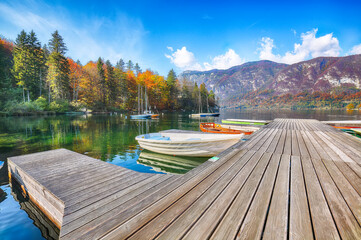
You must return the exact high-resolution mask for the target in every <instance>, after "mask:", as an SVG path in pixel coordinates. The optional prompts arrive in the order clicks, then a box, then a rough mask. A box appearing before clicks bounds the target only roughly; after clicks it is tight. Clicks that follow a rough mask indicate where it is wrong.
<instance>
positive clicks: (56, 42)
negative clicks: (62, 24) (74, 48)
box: [49, 30, 68, 55]
mask: <svg viewBox="0 0 361 240" xmlns="http://www.w3.org/2000/svg"><path fill="white" fill-rule="evenodd" d="M51 36H52V39H50V41H49V48H50V51H51V53H54V52H55V53H58V54H60V55H65V53H66V51H67V50H68V49H67V47H66V45H65V43H64V40H63V37H62V36H60V34H59V32H58V30H56V31H55V32H54V33H53V34H51Z"/></svg>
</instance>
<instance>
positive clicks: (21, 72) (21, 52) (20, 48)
mask: <svg viewBox="0 0 361 240" xmlns="http://www.w3.org/2000/svg"><path fill="white" fill-rule="evenodd" d="M28 56H29V49H28V35H27V34H26V32H25V31H24V30H22V31H21V32H20V33H19V35H18V36H17V38H16V40H15V48H14V50H13V61H14V65H13V68H12V74H13V76H14V78H15V80H16V83H17V85H19V86H20V87H22V89H23V100H24V102H25V91H27V93H29V92H28V90H29V87H30V76H29V75H30V73H29V68H28V65H29V58H28ZM29 98H30V96H29V94H28V99H29Z"/></svg>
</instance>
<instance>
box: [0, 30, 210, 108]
mask: <svg viewBox="0 0 361 240" xmlns="http://www.w3.org/2000/svg"><path fill="white" fill-rule="evenodd" d="M66 53H67V47H66V43H65V42H64V40H63V38H62V37H61V35H60V34H59V32H58V31H55V32H54V33H53V34H52V35H51V39H50V40H49V42H48V44H44V45H41V43H40V42H39V40H38V39H37V36H36V34H35V33H34V32H33V31H31V32H30V33H26V32H25V31H22V32H21V33H20V34H19V35H18V37H17V39H16V40H15V42H12V41H10V40H7V39H5V38H4V37H1V38H0V111H3V112H8V113H13V114H21V113H28V112H42V111H55V112H66V111H76V110H85V109H86V110H92V111H123V112H124V111H127V112H129V111H136V110H137V109H138V102H141V101H143V100H144V94H145V92H147V99H148V106H150V107H151V108H152V110H154V111H157V110H159V111H161V110H195V109H198V108H199V107H202V108H203V109H206V108H207V104H208V106H210V107H214V106H215V95H214V93H213V92H212V91H210V92H208V90H207V89H206V87H205V84H200V85H199V86H198V85H197V84H195V83H194V82H191V81H186V80H184V81H179V80H178V79H177V76H176V74H175V72H174V71H173V70H170V71H169V73H168V75H167V77H163V76H160V75H159V74H157V73H156V72H154V71H152V70H150V69H147V70H145V71H142V69H141V68H140V66H139V65H138V63H135V64H134V63H133V62H132V61H131V60H129V61H127V62H125V61H124V60H123V59H119V61H118V62H117V63H116V64H115V66H113V65H112V63H111V62H110V61H109V60H105V59H103V58H101V57H99V59H98V60H96V61H89V62H88V63H87V64H85V65H84V66H83V65H82V64H81V63H80V62H79V61H75V60H73V59H71V58H70V57H68V56H66ZM139 91H142V94H140V93H139ZM141 96H142V99H139V98H140V97H141Z"/></svg>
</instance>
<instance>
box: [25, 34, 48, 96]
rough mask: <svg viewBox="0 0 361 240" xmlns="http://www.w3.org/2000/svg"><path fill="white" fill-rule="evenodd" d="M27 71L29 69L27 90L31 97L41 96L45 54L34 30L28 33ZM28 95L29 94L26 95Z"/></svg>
mask: <svg viewBox="0 0 361 240" xmlns="http://www.w3.org/2000/svg"><path fill="white" fill-rule="evenodd" d="M28 47H29V55H28V58H29V59H28V62H29V64H28V71H29V80H30V83H29V90H30V95H31V98H32V99H35V98H38V97H40V96H41V94H42V92H43V89H44V85H45V84H44V82H45V81H44V79H45V75H44V72H46V68H45V62H46V59H45V55H44V52H43V50H42V49H41V44H40V42H39V40H38V38H37V37H36V34H35V32H34V31H31V32H30V33H29V35H28ZM29 90H28V92H29ZM28 96H29V95H28Z"/></svg>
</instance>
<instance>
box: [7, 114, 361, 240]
mask: <svg viewBox="0 0 361 240" xmlns="http://www.w3.org/2000/svg"><path fill="white" fill-rule="evenodd" d="M9 169H10V171H11V173H12V176H13V177H15V178H17V179H18V180H19V181H20V182H21V183H22V184H23V185H24V186H25V188H26V189H27V190H28V194H29V195H31V194H33V195H34V196H33V197H32V198H33V199H34V201H36V199H35V198H38V199H40V200H39V201H41V202H42V201H47V204H48V205H47V206H41V207H42V208H43V209H44V211H46V210H48V211H49V213H48V215H49V214H50V215H51V214H52V212H51V211H54V212H55V216H56V217H53V218H56V219H58V221H59V223H58V224H59V225H60V226H61V231H60V238H61V239H95V238H103V239H123V238H131V239H152V238H157V239H179V238H185V239H192V240H193V239H207V238H210V239H234V238H237V239H259V238H263V239H287V238H289V239H361V227H360V224H361V197H360V194H361V140H360V139H357V138H355V137H353V136H349V135H347V134H345V133H342V132H341V131H339V130H336V129H333V128H332V127H329V126H327V125H325V124H322V123H320V122H318V121H316V120H297V119H276V120H275V121H273V122H272V123H270V124H268V125H267V126H265V127H264V128H262V129H261V130H259V131H258V132H256V133H255V134H254V135H252V137H251V138H250V140H248V141H247V142H245V143H243V144H239V145H238V146H235V147H233V148H232V149H229V150H228V151H227V152H226V153H224V154H222V156H221V157H220V159H219V160H218V161H216V162H211V161H207V162H206V163H204V164H202V165H200V166H199V167H197V168H195V169H193V170H191V171H190V172H188V173H187V174H185V175H182V176H171V175H152V174H143V173H137V172H133V171H130V170H126V169H124V168H121V167H117V166H114V165H111V164H108V163H104V162H101V161H99V160H95V159H92V158H89V157H87V156H83V155H81V154H77V153H73V152H70V151H67V150H64V149H60V150H54V151H49V152H42V153H37V154H30V155H26V156H20V157H13V158H10V159H9ZM32 192H33V193H32ZM38 204H42V203H38ZM48 208H49V209H48ZM62 215H63V216H64V217H63V218H62V217H61V216H62Z"/></svg>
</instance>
